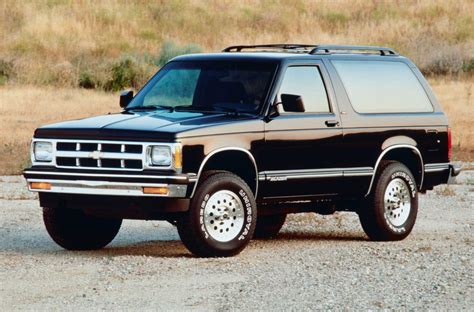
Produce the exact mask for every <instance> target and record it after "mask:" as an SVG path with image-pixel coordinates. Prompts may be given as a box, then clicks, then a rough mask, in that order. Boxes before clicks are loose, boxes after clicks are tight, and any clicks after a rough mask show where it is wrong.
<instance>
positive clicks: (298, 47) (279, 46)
mask: <svg viewBox="0 0 474 312" xmlns="http://www.w3.org/2000/svg"><path fill="white" fill-rule="evenodd" d="M314 47H316V45H314V44H299V43H275V44H257V45H238V46H230V47H227V48H225V49H224V50H222V52H242V50H248V49H257V48H267V49H275V50H293V51H295V52H306V53H308V52H310V51H311V49H314Z"/></svg>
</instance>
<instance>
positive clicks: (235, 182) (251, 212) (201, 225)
mask: <svg viewBox="0 0 474 312" xmlns="http://www.w3.org/2000/svg"><path fill="white" fill-rule="evenodd" d="M256 221H257V206H256V203H255V199H254V196H253V193H252V191H251V190H250V188H249V187H248V185H247V184H246V183H245V182H244V181H243V180H242V179H241V178H239V177H238V176H236V175H234V174H232V173H229V172H224V173H223V172H219V173H216V174H213V175H211V176H208V177H207V179H206V180H204V181H203V182H202V183H200V184H199V185H198V187H197V189H196V193H195V195H194V197H193V198H192V200H191V204H190V207H189V211H188V212H187V213H185V214H184V215H183V216H182V218H180V219H179V222H178V225H177V227H178V233H179V236H180V237H181V240H182V241H183V243H184V245H185V246H186V248H188V250H189V251H191V252H192V253H193V254H194V255H196V256H199V257H230V256H234V255H237V254H238V253H240V252H241V251H242V250H243V249H244V248H245V247H246V246H247V244H248V243H249V241H250V239H251V238H252V235H253V232H254V230H255V225H256Z"/></svg>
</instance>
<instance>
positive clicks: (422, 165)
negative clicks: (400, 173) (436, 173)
mask: <svg viewBox="0 0 474 312" xmlns="http://www.w3.org/2000/svg"><path fill="white" fill-rule="evenodd" d="M384 145H385V143H384ZM384 145H382V146H384ZM397 148H409V149H412V150H413V151H414V152H415V154H417V155H418V158H419V159H420V168H421V179H420V185H419V187H418V189H421V188H422V186H423V179H424V176H425V166H424V163H423V157H422V156H421V153H420V150H419V149H418V148H417V147H416V146H414V145H409V144H396V145H392V146H389V147H387V148H385V149H384V150H383V151H382V153H380V155H379V157H378V158H377V161H376V162H375V167H374V175H373V176H372V179H371V180H370V184H369V189H368V190H367V194H365V197H367V196H369V194H370V191H371V190H372V185H373V183H374V180H375V176H376V173H377V169H378V167H379V165H380V162H381V161H382V159H383V157H384V156H385V154H387V153H388V152H389V151H391V150H394V149H397Z"/></svg>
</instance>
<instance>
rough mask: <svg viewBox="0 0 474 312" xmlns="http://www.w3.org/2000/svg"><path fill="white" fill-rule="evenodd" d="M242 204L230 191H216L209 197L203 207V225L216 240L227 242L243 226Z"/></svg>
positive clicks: (235, 235)
mask: <svg viewBox="0 0 474 312" xmlns="http://www.w3.org/2000/svg"><path fill="white" fill-rule="evenodd" d="M244 217H245V213H244V206H243V205H242V201H241V200H240V198H239V196H238V195H237V194H235V193H234V192H232V191H229V190H222V191H218V192H216V193H214V194H212V195H211V197H209V200H208V201H207V203H206V206H205V207H204V216H203V218H204V226H205V228H206V231H207V233H208V234H209V235H210V236H211V237H212V238H213V239H215V240H216V241H219V242H228V241H231V240H233V239H234V238H236V237H237V235H239V233H240V231H241V230H242V228H243V226H244Z"/></svg>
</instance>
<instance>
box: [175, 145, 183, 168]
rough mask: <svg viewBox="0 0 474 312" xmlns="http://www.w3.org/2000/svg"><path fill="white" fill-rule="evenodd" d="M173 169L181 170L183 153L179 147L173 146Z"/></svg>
mask: <svg viewBox="0 0 474 312" xmlns="http://www.w3.org/2000/svg"><path fill="white" fill-rule="evenodd" d="M174 168H175V169H181V168H183V153H182V151H181V146H180V145H175V148H174Z"/></svg>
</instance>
